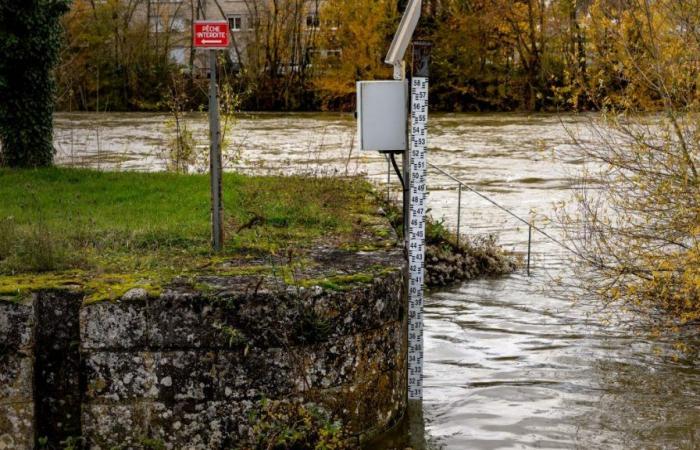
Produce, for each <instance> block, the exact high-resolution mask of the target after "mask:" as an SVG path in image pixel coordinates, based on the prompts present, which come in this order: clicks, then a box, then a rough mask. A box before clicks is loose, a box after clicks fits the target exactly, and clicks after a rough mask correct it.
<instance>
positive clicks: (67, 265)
mask: <svg viewBox="0 0 700 450" xmlns="http://www.w3.org/2000/svg"><path fill="white" fill-rule="evenodd" d="M223 190H224V199H225V210H226V221H225V224H226V226H225V228H226V230H225V231H226V236H227V238H226V245H225V247H224V251H223V252H221V253H219V254H214V253H212V252H211V251H210V249H209V220H208V215H209V180H208V177H207V176H206V175H176V174H168V173H148V174H145V173H136V172H99V171H92V170H85V169H59V168H50V169H41V170H0V197H1V198H3V199H5V201H4V202H3V203H2V204H1V205H0V318H2V319H3V320H0V341H1V343H2V345H1V346H0V350H1V351H0V362H2V364H3V366H6V367H8V371H7V372H6V373H4V374H2V375H0V381H1V382H2V385H3V386H6V388H5V389H3V390H1V391H0V438H1V439H3V441H2V442H5V441H7V442H10V441H11V446H12V445H15V446H19V447H22V446H27V447H32V446H34V445H36V444H37V443H39V444H40V443H41V442H44V443H49V444H51V443H57V442H71V443H74V444H77V443H80V442H82V443H87V445H88V446H91V448H112V447H113V446H114V445H117V444H123V443H128V444H129V445H134V446H142V447H144V448H156V447H157V448H181V447H183V446H187V447H190V448H211V447H212V446H214V447H216V446H230V445H232V444H233V443H237V445H238V444H240V445H242V446H241V448H246V446H253V447H255V446H260V445H262V446H263V447H266V446H268V445H269V444H270V443H274V442H277V441H275V440H276V439H278V437H279V434H280V433H282V434H284V435H285V436H287V435H288V434H290V433H291V435H292V436H293V437H290V438H289V439H291V440H290V441H285V442H284V444H285V445H300V446H306V445H316V444H319V445H321V444H323V445H331V446H335V448H354V447H356V446H357V445H359V444H360V443H362V442H365V441H366V440H368V439H371V438H373V437H374V436H376V435H377V434H379V433H381V432H382V431H384V430H386V429H388V428H389V427H391V426H392V425H394V424H395V423H396V422H397V421H398V420H399V419H400V418H401V416H402V415H403V411H404V408H405V395H404V394H405V389H406V388H405V383H406V378H405V375H406V347H405V346H406V342H407V338H406V331H407V326H406V314H405V298H404V289H403V283H404V282H403V251H402V247H401V239H400V238H399V235H398V234H397V233H396V231H395V229H394V228H393V227H392V224H391V221H392V220H396V218H395V217H394V216H393V213H392V212H391V211H389V212H387V210H386V209H385V208H382V206H381V201H380V200H379V198H378V196H377V194H376V192H375V191H374V189H373V187H372V185H371V184H370V183H369V182H367V181H365V180H364V179H362V178H359V177H335V178H322V177H300V176H296V177H294V176H293V177H261V176H243V175H238V174H227V175H226V176H225V177H224V186H223ZM428 230H429V232H428V241H429V243H430V245H437V246H438V247H439V248H440V249H441V250H440V251H441V252H443V253H445V252H446V253H445V254H449V248H450V247H449V245H450V244H449V238H450V237H449V233H448V232H447V230H446V229H445V228H444V227H441V225H439V224H437V223H436V222H431V224H430V226H429V227H428ZM454 248H455V249H456V248H457V247H454ZM466 249H467V248H466V247H460V251H466ZM428 254H429V255H431V251H430V250H429V251H428ZM431 261H432V260H431ZM430 270H431V269H430V265H429V268H428V273H431V272H430ZM428 279H431V278H430V276H429V277H428ZM38 373H41V374H43V375H42V377H41V378H38V377H37V376H36V374H38ZM52 380H53V381H52ZM80 380H84V381H80ZM30 387H31V388H30ZM233 400H235V401H234V402H233V403H231V402H232V401H233ZM56 405H62V406H61V407H60V408H57V406H56ZM231 405H233V406H234V407H233V409H232V406H231ZM347 405H352V408H348V406H347ZM43 417H52V418H56V417H60V420H59V419H56V420H51V421H46V420H44V419H42V418H43ZM299 423H303V426H299ZM8 439H9V441H8ZM285 439H287V438H285ZM277 443H278V444H279V442H277ZM149 445H150V447H149ZM154 445H155V446H156V447H153V446H154ZM0 448H2V447H0ZM233 448H237V447H236V446H235V445H233Z"/></svg>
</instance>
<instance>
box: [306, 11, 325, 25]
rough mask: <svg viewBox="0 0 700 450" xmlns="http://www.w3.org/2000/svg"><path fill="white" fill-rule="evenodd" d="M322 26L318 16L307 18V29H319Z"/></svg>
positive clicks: (313, 14) (312, 15)
mask: <svg viewBox="0 0 700 450" xmlns="http://www.w3.org/2000/svg"><path fill="white" fill-rule="evenodd" d="M320 25H321V21H320V20H319V18H318V14H316V13H311V14H309V15H308V16H306V27H307V28H318V27H319V26H320Z"/></svg>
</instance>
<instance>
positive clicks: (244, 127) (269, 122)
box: [55, 113, 700, 449]
mask: <svg viewBox="0 0 700 450" xmlns="http://www.w3.org/2000/svg"><path fill="white" fill-rule="evenodd" d="M188 120H189V122H190V126H191V127H192V129H193V130H194V134H195V137H196V138H197V140H198V142H199V145H200V151H202V152H206V142H207V141H206V133H207V129H206V126H207V122H206V117H205V116H204V115H192V116H190V117H188ZM430 120H431V124H430V127H429V130H430V139H429V148H430V151H429V155H428V158H429V161H430V162H432V163H433V164H436V165H438V166H440V167H442V168H444V169H445V170H447V171H448V172H450V173H451V174H453V175H454V176H457V177H458V178H460V179H462V180H463V181H464V182H467V183H469V184H471V185H472V186H474V187H476V188H477V189H479V190H480V191H482V192H483V193H485V194H486V195H488V196H490V197H491V198H493V199H494V200H496V201H497V202H499V203H500V204H502V205H504V206H505V207H507V208H509V209H511V210H512V211H513V212H515V213H516V214H518V215H520V216H523V217H530V216H531V215H532V216H534V217H538V218H541V217H543V216H546V215H548V214H551V211H552V204H553V203H554V202H556V201H560V200H564V199H566V198H568V197H569V196H570V194H571V191H570V189H571V187H572V181H571V180H572V176H573V175H575V173H576V171H577V170H578V168H579V167H580V161H577V160H575V159H572V158H570V157H569V156H567V155H569V153H568V152H567V150H569V149H570V148H571V146H572V143H571V139H570V137H569V134H568V133H567V131H566V129H567V128H569V129H575V130H579V132H581V133H582V135H584V136H585V129H586V122H587V120H588V118H587V117H579V116H563V117H560V116H555V115H534V116H526V115H514V114H478V115H460V114H435V115H433V116H432V117H431V119H430ZM167 121H168V117H167V116H166V115H158V114H111V113H105V114H66V113H63V114H58V115H57V117H56V137H55V141H56V146H57V148H58V155H57V161H58V163H59V164H63V165H76V166H88V167H94V168H100V169H104V170H144V171H156V170H163V169H164V167H165V163H164V158H163V156H164V154H165V153H166V152H165V149H166V142H167V141H168V139H169V138H170V137H171V135H172V133H171V131H169V130H170V128H169V126H167V125H166V122H167ZM354 134H355V123H354V120H353V118H352V116H351V115H341V114H289V115H283V114H256V115H241V116H240V117H239V118H238V119H237V121H236V123H235V124H234V126H233V128H232V132H231V139H230V143H229V144H228V146H227V154H228V155H234V154H239V158H237V159H236V158H227V162H226V167H227V170H238V171H242V172H249V173H284V174H289V173H298V172H303V173H318V174H334V173H340V174H345V173H349V174H357V173H364V174H366V175H367V176H368V177H369V178H370V179H372V180H374V181H376V182H377V183H379V184H381V189H386V186H385V185H384V184H383V183H385V182H386V174H387V163H386V161H385V160H384V159H382V158H381V157H380V156H378V155H375V154H361V155H360V154H358V153H357V151H356V150H355V149H353V147H354V143H355V138H354ZM195 170H196V169H195ZM395 183H396V177H394V176H392V178H391V184H390V189H391V191H392V192H393V193H394V195H396V194H397V193H398V186H396V184H395ZM428 184H429V189H430V195H429V206H430V208H431V214H432V215H433V216H435V217H441V218H444V220H445V223H446V224H447V225H448V226H451V227H455V226H456V223H457V219H456V201H457V189H456V185H455V183H454V182H452V181H450V180H449V179H447V178H446V177H444V176H442V175H440V174H438V173H437V172H436V171H434V170H431V171H430V172H429V181H428ZM537 223H538V224H542V225H543V226H545V228H546V229H547V230H548V231H550V232H551V233H553V234H555V235H556V233H557V230H556V228H555V227H553V226H551V225H550V226H547V225H546V224H545V223H544V222H542V221H541V219H539V220H538V222H537ZM462 226H463V232H466V233H469V234H496V235H498V237H499V242H500V243H501V244H502V245H504V246H505V247H506V248H507V249H509V250H512V251H515V252H524V251H525V250H526V248H527V227H524V226H522V225H521V224H519V223H518V222H517V221H515V220H514V219H513V218H512V217H510V216H508V215H507V214H505V213H504V212H502V211H500V210H498V209H496V208H494V207H493V206H492V205H490V204H489V203H487V202H485V201H484V200H481V199H479V198H478V197H476V196H474V195H473V194H470V193H468V192H465V193H464V194H463V209H462ZM568 267H569V263H568V255H567V254H566V251H565V250H563V249H561V248H560V247H558V246H557V245H556V244H554V243H552V242H550V241H549V240H548V239H546V238H544V237H542V236H539V235H534V239H533V269H532V274H531V276H529V277H528V276H527V275H526V274H525V273H523V271H519V272H517V273H515V274H513V275H511V276H508V277H504V278H499V279H486V280H479V281H474V282H470V283H467V284H463V285H460V286H454V287H453V288H451V289H447V290H444V291H440V292H433V293H430V294H429V295H428V297H427V300H426V311H425V319H426V323H425V330H426V336H425V337H426V349H425V402H424V414H425V418H426V435H427V437H428V440H429V441H430V443H431V445H432V446H434V447H438V448H442V447H444V448H449V449H523V448H548V449H568V448H581V449H697V448H700V362H696V361H694V360H688V358H685V357H683V356H682V355H681V356H678V355H675V356H673V355H674V353H673V351H672V347H671V345H672V343H671V342H668V341H666V340H664V339H661V338H651V337H649V336H647V335H645V334H639V333H632V332H630V331H628V330H627V329H626V328H625V327H623V326H621V325H620V324H619V323H617V321H616V320H612V319H611V314H610V313H609V312H606V311H601V310H599V308H597V305H596V303H595V301H594V300H593V299H586V298H581V299H580V301H578V302H576V303H572V302H571V301H569V300H566V299H563V298H560V297H559V296H557V295H555V293H554V290H553V289H552V285H551V283H552V279H553V278H557V277H563V278H566V277H568V276H570V272H569V269H568ZM386 445H390V444H386Z"/></svg>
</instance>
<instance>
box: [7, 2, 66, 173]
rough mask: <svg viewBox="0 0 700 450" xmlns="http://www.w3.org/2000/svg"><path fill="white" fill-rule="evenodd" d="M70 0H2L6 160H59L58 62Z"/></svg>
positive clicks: (25, 163)
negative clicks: (63, 20) (56, 119)
mask: <svg viewBox="0 0 700 450" xmlns="http://www.w3.org/2000/svg"><path fill="white" fill-rule="evenodd" d="M69 4H70V0H21V1H11V0H0V147H1V148H0V165H3V166H7V167H40V166H49V165H51V164H52V163H53V156H54V148H53V107H54V81H53V74H52V71H53V68H54V66H55V64H56V62H57V59H58V54H59V50H60V47H61V24H60V18H61V16H62V15H63V14H64V13H65V12H66V11H68V8H69Z"/></svg>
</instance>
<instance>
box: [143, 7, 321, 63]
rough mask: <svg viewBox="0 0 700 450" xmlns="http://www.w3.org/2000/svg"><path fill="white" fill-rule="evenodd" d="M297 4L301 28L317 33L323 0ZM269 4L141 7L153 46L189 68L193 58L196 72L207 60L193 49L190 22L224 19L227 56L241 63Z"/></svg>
mask: <svg viewBox="0 0 700 450" xmlns="http://www.w3.org/2000/svg"><path fill="white" fill-rule="evenodd" d="M288 1H289V2H290V3H291V2H292V1H293V0H288ZM299 1H300V2H303V3H304V8H305V11H304V12H303V14H304V16H305V17H303V18H302V26H303V27H304V28H305V31H308V30H318V29H319V28H320V27H321V20H320V17H319V11H320V8H321V5H322V4H323V1H324V0H299ZM271 3H272V0H146V1H144V2H142V4H141V8H142V10H143V14H144V16H147V17H148V22H149V28H150V30H151V32H152V33H153V34H154V36H155V37H156V39H155V40H154V42H155V43H156V44H155V45H164V46H167V47H168V49H169V54H170V58H171V60H172V61H173V62H176V63H177V64H181V65H183V66H188V65H189V63H190V58H193V62H194V67H195V69H196V70H207V67H208V58H207V57H205V55H203V54H202V53H201V52H193V50H192V21H193V20H227V21H228V23H229V27H230V28H231V32H232V43H231V47H230V48H229V55H230V57H231V61H233V63H234V64H236V63H239V62H240V61H239V55H240V58H241V59H244V58H245V55H246V49H247V47H248V43H249V42H250V41H251V40H252V39H254V35H255V28H256V25H257V24H256V21H257V20H259V19H258V17H260V14H261V11H264V10H265V8H267V7H268V5H270V4H271ZM280 3H284V2H280ZM159 39H160V41H159ZM243 62H244V63H245V61H243Z"/></svg>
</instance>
